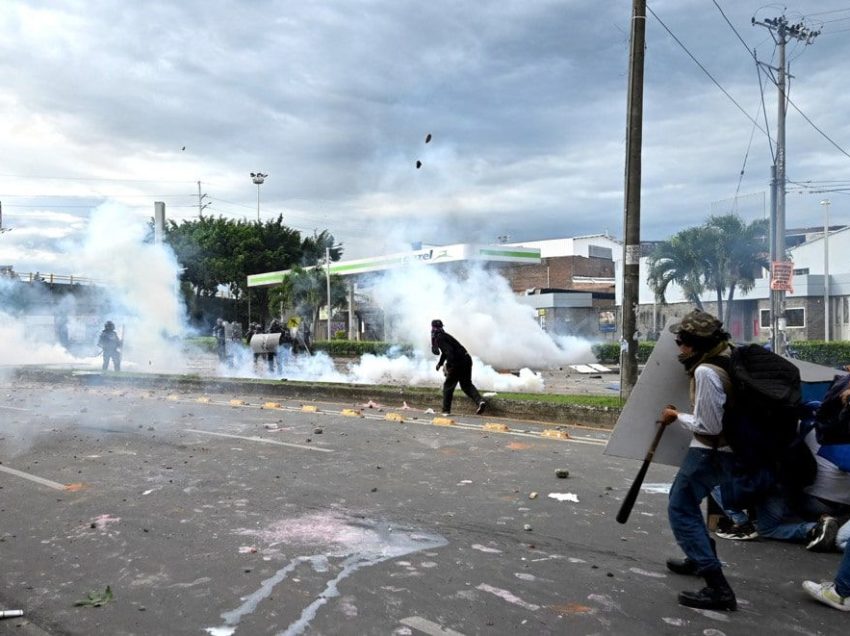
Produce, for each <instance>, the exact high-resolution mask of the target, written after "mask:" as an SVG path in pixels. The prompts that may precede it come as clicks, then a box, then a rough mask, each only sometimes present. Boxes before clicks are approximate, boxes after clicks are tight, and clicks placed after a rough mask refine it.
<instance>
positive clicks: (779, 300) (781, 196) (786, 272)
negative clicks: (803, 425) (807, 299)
mask: <svg viewBox="0 0 850 636" xmlns="http://www.w3.org/2000/svg"><path fill="white" fill-rule="evenodd" d="M752 24H753V26H756V25H758V26H763V27H765V28H766V29H768V30H769V31H770V34H771V35H772V36H773V40H774V42H776V45H777V47H778V48H779V65H778V66H777V67H775V68H774V67H772V66H768V65H766V64H765V65H764V66H766V67H767V68H768V69H770V70H773V71H776V88H777V90H778V91H779V93H778V98H777V102H778V104H777V106H778V107H777V120H778V121H777V126H776V164H775V165H774V166H773V168H772V170H771V176H772V179H771V194H772V196H771V210H770V235H771V242H770V343H771V346H772V347H773V350H774V351H775V352H776V353H779V354H784V353H785V349H786V339H785V337H784V335H785V326H786V323H785V292H786V291H788V290H790V289H791V277H792V275H793V265H792V264H791V263H790V262H787V261H786V258H785V183H786V178H785V166H786V161H785V159H786V152H785V115H786V109H785V106H786V102H787V101H788V98H787V96H786V93H785V74H786V62H785V45H786V44H787V43H788V41H789V40H791V39H792V38H793V39H795V40H798V41H800V42H802V43H803V44H806V45H809V44H811V43H812V42H813V41H814V39H815V38H816V37H817V36H818V35H819V34H820V31H811V30H810V29H808V28H807V27H806V26H804V25H803V23H802V22H798V23H796V24H788V19H787V18H786V17H785V16H784V15H782V16H780V17H778V18H766V19H764V20H756V19H755V18H753V19H752ZM780 332H781V333H782V336H783V337H781V338H780V337H778V336H779V334H780Z"/></svg>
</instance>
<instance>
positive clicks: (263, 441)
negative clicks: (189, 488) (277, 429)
mask: <svg viewBox="0 0 850 636" xmlns="http://www.w3.org/2000/svg"><path fill="white" fill-rule="evenodd" d="M184 430H186V431H189V432H190V433H200V434H201V435H213V436H216V437H229V438H231V439H244V440H245V441H248V442H259V443H260V444H274V445H275V446H291V447H292V448H300V449H302V450H310V451H316V452H318V453H333V449H331V448H318V447H316V446H305V445H303V444H289V443H287V442H279V441H277V440H275V439H265V438H263V437H256V436H253V435H252V436H250V437H248V436H246V435H231V434H230V433H215V432H213V431H201V430H199V429H197V428H187V429H184Z"/></svg>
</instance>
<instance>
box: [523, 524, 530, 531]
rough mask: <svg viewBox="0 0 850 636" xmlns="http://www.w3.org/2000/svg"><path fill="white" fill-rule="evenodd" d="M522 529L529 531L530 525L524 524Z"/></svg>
mask: <svg viewBox="0 0 850 636" xmlns="http://www.w3.org/2000/svg"><path fill="white" fill-rule="evenodd" d="M522 529H523V530H525V531H526V532H531V526H530V525H529V524H525V525H524V526H523V527H522Z"/></svg>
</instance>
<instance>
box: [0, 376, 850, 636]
mask: <svg viewBox="0 0 850 636" xmlns="http://www.w3.org/2000/svg"><path fill="white" fill-rule="evenodd" d="M460 397H461V398H462V396H460ZM199 400H201V401H199ZM206 400H208V401H206ZM231 400H236V401H235V402H233V403H231ZM240 400H243V398H241V397H240V396H238V395H226V396H204V395H202V394H174V395H169V394H167V393H164V392H150V391H141V390H137V389H133V388H132V387H130V388H127V389H120V390H115V389H113V388H82V387H72V386H58V387H57V386H48V385H40V384H28V385H16V386H12V385H10V384H8V383H4V384H3V385H2V387H0V418H2V422H3V424H2V428H0V462H2V463H0V564H2V570H0V571H2V579H0V609H22V610H24V612H25V614H24V617H23V618H15V619H5V620H0V634H24V635H27V636H31V635H41V634H80V635H83V634H85V635H90V634H109V635H124V634H143V635H149V634H153V635H158V634H162V635H174V634H199V635H203V634H212V635H213V636H226V635H229V634H236V635H239V634H249V635H255V634H256V635H264V634H286V635H294V634H326V635H331V634H352V635H368V634H376V635H377V634H381V635H386V634H392V635H402V634H409V635H419V634H428V635H432V636H436V635H443V636H446V635H456V634H466V635H472V634H535V635H536V634H703V635H705V636H721V635H722V634H729V635H731V634H753V633H756V634H838V633H845V632H846V630H847V621H846V618H847V617H846V616H845V615H843V614H842V613H840V612H837V611H835V610H832V609H829V608H827V607H825V606H822V605H819V604H817V603H815V602H814V601H810V600H809V599H808V598H807V597H805V596H804V595H803V593H802V591H801V589H800V583H801V581H802V580H803V579H806V578H814V579H826V578H830V577H831V575H832V574H833V573H834V570H835V568H836V567H837V564H838V555H830V554H812V553H809V552H806V551H805V550H804V549H803V548H802V547H800V546H797V545H790V544H780V543H775V542H773V543H772V542H750V543H735V542H729V541H719V543H720V544H721V545H720V546H719V548H720V554H721V557H722V558H723V560H724V561H726V562H727V564H728V568H727V576H728V577H729V579H730V582H731V584H732V585H733V587H734V588H735V590H736V592H737V594H738V598H739V604H740V610H739V611H738V612H735V613H728V614H727V613H716V612H705V611H698V610H692V609H688V608H684V607H681V606H679V605H678V604H677V603H676V594H677V592H678V591H680V590H682V589H696V588H698V587H700V586H701V582H700V581H698V580H697V579H693V578H687V577H680V576H676V575H673V574H669V573H668V572H666V571H665V568H664V561H665V559H666V558H667V557H668V556H672V555H676V554H677V549H676V547H675V545H674V542H673V540H672V536H671V534H670V531H669V528H668V525H667V521H666V514H665V505H666V496H665V492H666V488H667V487H669V483H670V481H671V479H672V476H673V473H674V471H673V469H671V468H669V467H665V466H653V467H652V468H651V469H650V473H649V476H648V478H647V483H646V484H645V488H644V491H643V492H642V493H641V496H640V498H639V501H638V504H637V507H636V508H635V510H634V512H633V513H632V519H631V520H630V521H629V523H628V524H627V525H619V524H617V523H616V522H615V521H614V516H615V514H616V512H617V509H618V507H619V503H620V501H621V499H622V497H623V496H624V494H625V492H626V490H627V489H628V486H629V484H630V482H631V479H632V478H633V476H634V475H635V473H636V472H637V469H638V467H639V466H638V463H637V462H634V461H628V460H620V459H616V458H610V457H607V456H604V455H603V454H602V451H603V449H604V443H605V440H606V438H607V432H606V431H597V430H576V429H572V430H570V434H571V436H572V437H571V438H570V439H559V438H557V437H546V436H544V435H543V434H542V430H543V429H545V428H547V427H541V426H539V425H531V424H527V423H523V422H515V421H511V420H494V419H492V418H487V417H483V418H479V417H474V416H470V417H462V418H459V419H458V420H457V421H456V423H455V424H454V425H452V426H439V425H435V424H434V423H433V422H432V417H433V416H430V415H426V414H424V413H422V412H418V411H410V410H408V411H402V410H400V409H397V408H392V406H393V405H390V406H389V407H383V408H382V407H378V408H367V407H356V406H354V405H350V404H349V405H332V404H312V405H308V407H310V406H313V407H315V408H316V409H317V411H316V412H308V411H305V410H304V405H302V404H301V403H284V404H281V405H280V407H277V406H276V405H270V404H269V405H265V408H263V406H264V402H263V400H258V399H257V398H251V399H249V400H247V401H248V402H250V403H247V404H246V403H240V402H239V401H240ZM344 409H354V410H352V411H351V412H350V414H348V415H346V414H344V413H345V411H344ZM358 410H359V411H361V415H362V416H358V415H357V411H358ZM390 412H393V413H397V414H399V415H400V416H401V417H402V418H404V421H391V420H387V419H385V418H386V417H387V414H388V413H390ZM487 424H491V425H492V424H496V425H504V426H507V427H508V428H509V429H510V430H508V431H507V432H499V431H496V430H486V428H485V425H487ZM489 428H497V427H494V426H490V427H489ZM556 470H567V471H569V477H568V478H566V479H561V478H558V477H557V476H556ZM534 493H536V495H535V494H534ZM107 586H109V588H110V590H111V593H112V597H111V599H108V600H106V602H105V603H103V605H102V606H100V607H93V606H90V605H75V603H77V602H80V601H85V600H86V599H88V600H89V602H90V603H94V602H96V601H97V600H99V599H100V597H101V596H102V595H103V594H104V592H105V589H106V587H107ZM89 595H90V596H89Z"/></svg>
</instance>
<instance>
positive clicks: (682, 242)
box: [647, 214, 768, 325]
mask: <svg viewBox="0 0 850 636" xmlns="http://www.w3.org/2000/svg"><path fill="white" fill-rule="evenodd" d="M767 229H768V223H767V220H757V221H753V222H752V223H750V224H747V223H745V222H744V221H743V220H742V219H741V218H740V217H739V216H737V215H735V214H727V215H723V216H712V217H710V218H709V220H708V221H707V222H706V223H705V224H703V225H701V226H699V227H693V228H688V229H686V230H682V231H681V232H678V233H677V234H675V235H673V236H672V237H671V238H670V240H669V241H665V242H663V243H661V244H659V245H658V247H656V249H655V251H654V252H653V253H652V255H651V256H650V257H649V263H648V264H649V274H648V276H647V283H648V284H649V287H650V288H651V289H652V290H653V292H655V297H656V299H657V300H658V301H659V302H661V303H666V299H665V293H666V291H667V288H668V286H669V285H670V283H676V284H677V285H679V287H681V288H682V291H683V292H684V294H685V297H686V298H687V299H688V300H689V301H690V302H692V303H693V304H694V305H695V306H696V307H697V308H698V309H703V305H702V301H701V299H700V295H701V294H703V293H704V292H705V291H706V290H714V292H715V297H716V299H717V315H718V317H719V318H721V319H722V320H723V323H724V324H725V325H728V324H729V321H730V320H731V317H732V301H733V300H734V298H735V290H736V289H740V290H741V291H743V292H748V291H750V290H751V289H752V288H753V286H754V285H755V275H756V272H757V271H758V269H759V268H761V267H767V265H768V258H767V247H766V236H767ZM724 295H726V298H725V311H724Z"/></svg>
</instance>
